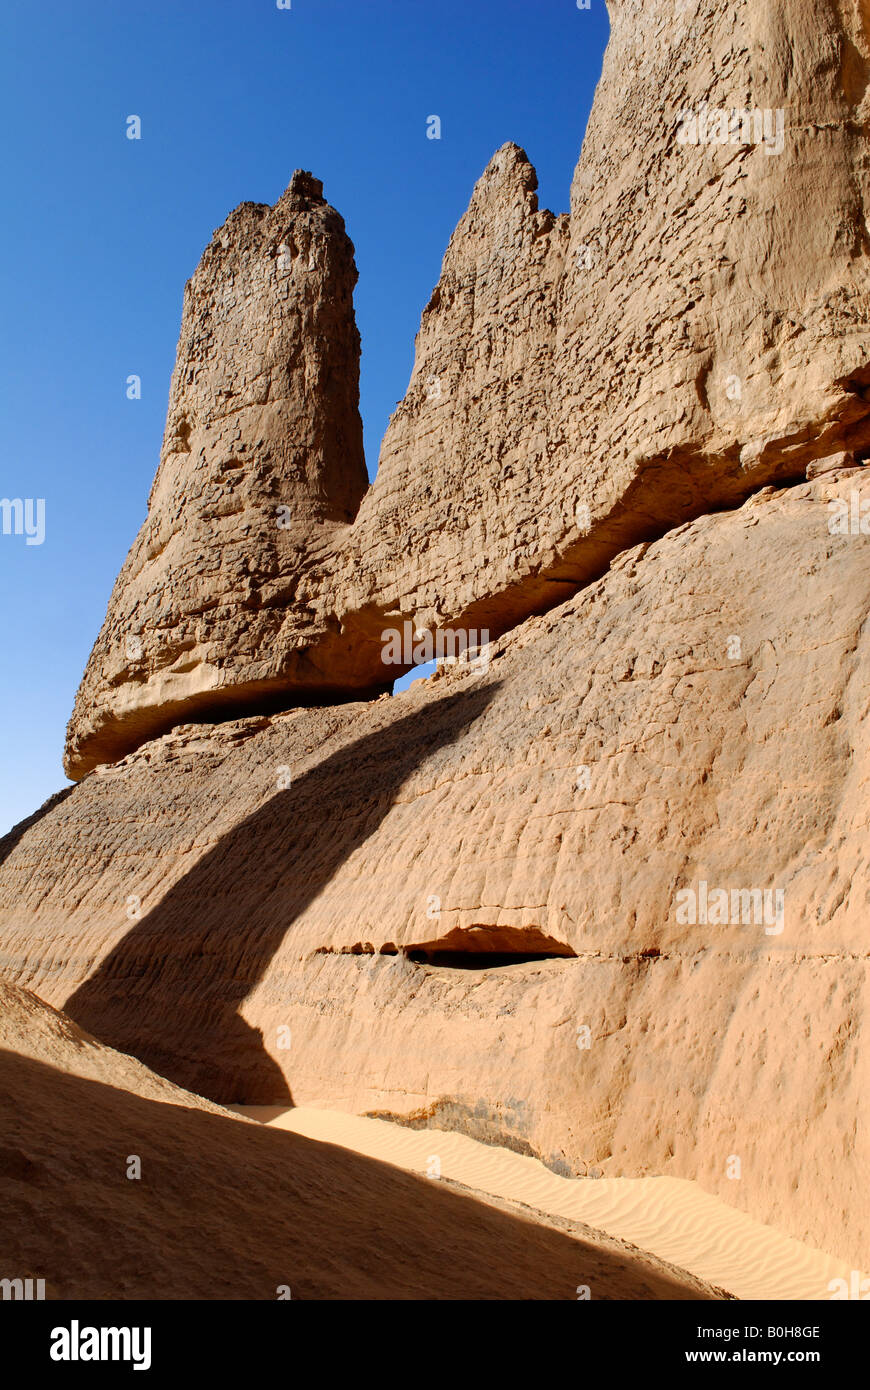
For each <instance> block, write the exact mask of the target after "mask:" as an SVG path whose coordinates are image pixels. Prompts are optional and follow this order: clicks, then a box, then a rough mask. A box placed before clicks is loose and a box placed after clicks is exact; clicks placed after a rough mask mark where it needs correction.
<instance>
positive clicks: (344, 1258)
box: [0, 984, 722, 1300]
mask: <svg viewBox="0 0 870 1390" xmlns="http://www.w3.org/2000/svg"><path fill="white" fill-rule="evenodd" d="M0 1041H2V1044H3V1046H2V1050H0V1126H2V1128H0V1133H2V1144H0V1180H2V1185H3V1223H2V1230H0V1261H2V1266H3V1270H4V1276H5V1277H8V1278H21V1279H25V1278H33V1279H44V1280H45V1281H46V1288H45V1293H46V1297H48V1298H61V1299H81V1298H87V1299H93V1298H96V1299H113V1300H117V1299H140V1298H148V1299H153V1298H156V1299H167V1298H168V1299H239V1298H246V1299H266V1300H269V1299H275V1298H276V1297H278V1294H279V1290H280V1289H282V1288H283V1289H284V1290H286V1289H288V1288H289V1290H290V1292H291V1296H292V1297H293V1298H294V1299H300V1298H302V1299H347V1298H355V1299H412V1298H413V1299H433V1298H436V1299H463V1298H469V1299H576V1297H577V1294H576V1288H577V1285H578V1284H579V1283H585V1284H587V1285H589V1288H590V1292H591V1294H592V1297H594V1298H603V1299H609V1298H619V1299H689V1298H691V1299H697V1298H699V1299H709V1298H718V1297H721V1296H722V1294H721V1291H719V1290H716V1289H713V1288H711V1287H710V1285H709V1284H706V1283H704V1282H703V1281H702V1280H699V1279H696V1278H694V1277H693V1276H691V1275H689V1274H687V1273H685V1272H684V1271H683V1270H678V1269H675V1268H674V1267H673V1266H671V1265H668V1264H667V1263H666V1262H665V1261H663V1260H661V1259H657V1258H656V1257H655V1256H652V1255H647V1254H644V1253H642V1252H641V1251H639V1250H637V1249H636V1248H634V1247H633V1246H630V1245H627V1244H625V1243H624V1242H623V1241H619V1240H613V1239H611V1238H609V1237H607V1236H604V1235H602V1234H601V1233H600V1232H597V1231H593V1230H590V1229H589V1227H587V1226H583V1225H581V1224H580V1223H577V1222H561V1223H557V1222H552V1223H550V1224H548V1223H547V1222H546V1221H545V1220H542V1221H541V1222H536V1221H532V1220H529V1219H528V1216H527V1215H526V1214H524V1213H521V1212H519V1211H518V1210H517V1208H516V1207H515V1206H514V1205H513V1204H511V1203H506V1202H497V1201H494V1200H492V1199H490V1200H488V1201H484V1200H479V1199H476V1198H475V1197H474V1196H472V1195H471V1194H469V1192H468V1191H467V1189H462V1188H459V1187H458V1186H456V1185H455V1184H451V1183H435V1182H429V1181H428V1180H427V1179H426V1178H418V1177H414V1176H412V1175H410V1174H407V1173H402V1172H400V1171H399V1170H398V1169H397V1168H394V1167H392V1166H390V1165H388V1164H384V1163H379V1162H376V1161H374V1160H372V1159H369V1158H363V1157H361V1156H360V1155H357V1154H353V1153H349V1152H348V1151H347V1150H346V1149H341V1148H338V1147H336V1146H335V1145H332V1144H321V1143H317V1142H315V1141H313V1140H311V1139H305V1138H302V1137H301V1136H299V1135H295V1134H288V1133H286V1132H282V1131H280V1130H271V1129H266V1128H265V1127H263V1126H262V1125H259V1124H254V1123H250V1122H248V1121H246V1120H242V1119H238V1118H236V1117H235V1116H231V1115H230V1114H228V1113H227V1111H225V1110H220V1109H219V1108H218V1107H217V1106H213V1105H210V1104H209V1103H208V1102H207V1101H204V1100H203V1099H202V1098H201V1097H199V1096H195V1095H192V1094H191V1093H190V1092H189V1091H183V1090H181V1089H180V1088H179V1087H177V1086H173V1085H171V1084H170V1083H169V1082H167V1081H165V1080H163V1079H162V1078H161V1077H159V1076H155V1075H154V1073H153V1072H149V1071H148V1069H147V1068H146V1067H143V1066H142V1065H141V1063H139V1062H136V1061H135V1060H134V1059H133V1058H131V1057H124V1056H122V1055H121V1054H120V1053H118V1052H114V1051H112V1049H111V1048H108V1047H104V1046H102V1045H101V1044H100V1043H98V1042H97V1041H96V1040H95V1039H93V1038H91V1037H89V1036H88V1035H87V1034H83V1033H82V1032H81V1030H80V1029H78V1028H77V1027H76V1026H75V1025H74V1024H73V1023H71V1021H70V1020H69V1019H68V1018H66V1017H65V1016H64V1015H63V1014H59V1013H56V1012H55V1011H54V1010H53V1009H49V1008H48V1007H47V1006H46V1005H45V1004H42V1003H40V1001H39V1000H37V999H35V998H34V996H33V995H30V994H28V993H27V991H25V990H17V989H14V988H11V987H10V986H8V985H4V984H0ZM83 1115H86V1117H87V1120H86V1123H84V1124H83V1123H82V1116H83ZM131 1153H133V1154H136V1155H137V1156H138V1158H139V1160H140V1163H141V1177H140V1179H139V1180H138V1181H128V1180H127V1169H128V1163H129V1157H128V1156H129V1155H130V1154H131ZM242 1175H243V1179H244V1180H243V1181H241V1180H240V1177H241V1176H242ZM108 1232H111V1238H110V1239H107V1233H108ZM373 1251H375V1252H376V1257H375V1258H373V1255H372V1252H373ZM284 1296H285V1297H286V1292H285V1294H284Z"/></svg>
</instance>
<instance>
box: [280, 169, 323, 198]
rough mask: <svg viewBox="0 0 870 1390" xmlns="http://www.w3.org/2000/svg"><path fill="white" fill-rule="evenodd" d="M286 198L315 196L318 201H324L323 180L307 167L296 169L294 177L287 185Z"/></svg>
mask: <svg viewBox="0 0 870 1390" xmlns="http://www.w3.org/2000/svg"><path fill="white" fill-rule="evenodd" d="M284 197H285V198H288V197H291V198H313V199H314V200H315V201H316V202H318V203H322V202H323V201H324V197H323V181H322V179H316V178H315V177H314V175H313V174H312V173H310V172H309V171H308V170H307V169H294V171H293V177H292V178H291V180H290V183H289V184H288V186H287V191H286V193H285V194H284Z"/></svg>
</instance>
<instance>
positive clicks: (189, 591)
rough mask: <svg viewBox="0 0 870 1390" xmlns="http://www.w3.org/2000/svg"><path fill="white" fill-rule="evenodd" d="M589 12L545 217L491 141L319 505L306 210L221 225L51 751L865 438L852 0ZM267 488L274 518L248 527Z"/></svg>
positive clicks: (570, 563) (290, 665)
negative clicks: (590, 28)
mask: <svg viewBox="0 0 870 1390" xmlns="http://www.w3.org/2000/svg"><path fill="white" fill-rule="evenodd" d="M611 21H612V34H611V39H610V43H609V46H608V49H607V54H606V57H605V62H604V71H603V75H602V78H601V82H600V84H599V87H598V91H597V93H596V98H595V103H594V106H593V110H592V116H591V119H590V124H589V129H588V131H587V135H586V138H585V141H584V146H583V152H582V155H581V158H580V161H579V164H578V166H577V170H576V172H575V175H574V181H573V184H572V188H571V212H570V216H560V217H558V218H554V217H553V215H552V214H551V213H549V212H546V211H542V210H540V209H539V208H538V205H537V198H536V194H535V186H536V178H535V174H534V170H533V169H532V167H531V165H530V164H529V162H528V160H527V158H526V156H525V155H524V153H523V152H522V150H520V149H519V148H518V147H517V146H516V145H512V144H508V145H505V146H504V147H503V148H502V149H501V150H499V151H498V153H497V154H496V155H495V156H494V158H493V160H492V161H491V163H490V165H489V167H488V168H487V170H486V171H485V173H484V175H483V177H482V178H481V180H480V181H479V183H478V185H477V187H476V189H475V190H474V193H473V196H472V199H471V203H470V206H469V208H468V211H467V212H466V214H465V216H464V217H463V218H462V220H461V222H460V224H459V226H458V227H457V229H456V232H455V233H454V236H453V237H452V239H451V242H450V245H449V247H448V249H447V252H446V255H445V258H444V265H443V268H442V273H441V277H440V279H439V283H438V285H437V286H436V288H435V290H434V291H433V294H432V296H431V299H430V301H429V304H428V306H427V308H426V309H425V311H424V314H423V320H422V325H421V329H420V334H419V337H418V341H417V352H416V360H415V365H414V370H413V373H412V376H411V381H410V384H409V387H408V392H407V394H406V396H405V399H404V401H403V402H402V404H401V406H400V407H399V409H398V410H397V412H396V413H395V415H394V416H393V419H392V421H391V424H390V427H389V429H388V431H387V434H386V437H385V439H384V443H383V448H382V452H381V460H380V465H379V469H378V475H377V479H376V482H375V484H374V486H373V487H372V488H371V489H370V491H369V492H368V494H367V495H366V497H365V499H364V501H363V503H362V506H361V508H360V511H359V515H358V516H357V518H356V521H355V522H354V524H353V526H352V527H349V526H346V525H343V524H342V523H345V522H350V521H352V520H353V517H354V514H355V509H356V506H357V504H358V503H359V500H360V497H361V496H362V493H363V491H364V486H365V475H364V470H363V464H362V457H361V448H360V444H359V425H358V419H357V415H356V381H357V373H356V330H355V328H354V327H353V321H352V309H351V304H350V295H351V290H352V285H353V281H354V279H355V272H354V271H353V267H352V254H351V250H350V247H349V243H347V241H346V238H345V236H344V232H343V228H342V224H341V222H340V219H339V218H338V216H337V214H335V213H333V212H332V210H331V209H328V208H326V206H325V204H323V203H322V201H321V200H320V197H319V185H317V184H316V181H312V180H310V177H308V178H306V181H305V183H304V187H303V185H302V184H300V185H299V187H298V188H297V191H296V193H295V194H294V192H293V187H292V186H291V190H290V191H288V194H287V195H285V199H282V201H281V202H280V203H279V204H278V205H277V206H276V208H275V209H274V210H273V211H272V212H271V213H270V212H269V211H268V210H267V209H263V208H260V209H250V208H246V209H242V210H240V211H239V212H238V213H237V214H234V215H233V217H231V218H230V219H229V220H228V222H227V224H226V226H225V228H224V229H223V230H222V233H221V236H220V244H219V245H218V244H217V243H213V245H212V248H210V250H209V252H207V253H206V256H205V258H204V261H203V265H202V267H201V269H200V271H198V272H197V276H196V277H194V281H193V289H192V290H191V291H190V293H189V294H188V300H187V309H186V313H185V322H184V324H183V327H182V341H181V347H180V350H179V351H180V355H179V365H178V367H177V368H176V374H175V378H174V382H173V390H172V397H171V401H170V411H169V419H168V423H167V439H166V444H165V446H164V458H163V462H162V464H161V471H160V474H159V475H158V480H157V483H156V484H155V491H154V494H153V496H152V504H151V513H150V515H149V521H148V523H146V527H145V529H144V531H143V533H142V535H141V536H140V538H139V540H138V541H137V544H136V546H135V547H134V551H133V553H132V555H131V557H130V559H129V560H128V562H127V565H126V566H125V569H124V571H123V572H122V574H121V576H120V577H119V580H118V584H117V585H116V589H115V593H114V595H113V598H112V601H111V604H110V609H109V616H108V618H107V621H106V625H105V626H104V629H103V632H102V634H101V636H100V638H99V640H98V643H97V647H96V649H95V652H94V656H93V657H92V659H91V662H90V665H89V668H88V674H87V675H86V678H85V681H84V683H83V686H82V689H81V691H80V693H79V698H78V700H77V704H76V711H75V713H74V716H73V720H72V723H71V728H70V738H69V742H68V749H67V770H68V772H69V773H70V775H71V776H73V777H78V776H81V775H82V774H83V772H85V771H87V770H89V769H90V768H91V767H93V766H94V765H95V764H97V763H100V762H107V761H113V760H114V759H116V758H117V757H118V756H121V755H122V754H123V753H124V752H126V751H129V750H130V749H131V748H133V747H135V746H136V744H137V743H139V742H141V741H142V740H143V739H145V738H147V737H153V736H154V735H155V734H158V733H161V732H164V731H165V730H167V729H168V728H170V727H171V726H172V725H173V724H174V723H177V722H179V720H181V719H184V718H187V717H191V716H192V715H193V716H196V715H198V714H199V713H200V712H202V711H203V710H205V711H208V710H209V709H216V708H217V707H218V705H219V703H220V702H223V703H224V704H225V705H227V706H232V705H235V706H236V708H237V709H238V710H240V711H250V710H251V709H252V708H253V707H254V705H259V706H260V707H262V706H263V705H264V703H266V702H268V701H270V700H271V701H273V702H279V703H280V702H283V704H284V705H285V706H286V705H289V704H291V703H294V702H301V701H304V700H305V699H309V698H311V697H312V696H316V695H317V694H320V693H323V692H332V694H333V696H335V695H337V694H339V693H345V694H349V693H353V692H355V691H356V692H360V691H364V690H376V689H378V688H381V689H383V688H386V687H387V686H388V684H389V682H390V680H391V679H392V678H393V677H394V676H395V675H396V674H398V672H397V671H396V670H395V669H394V668H389V667H386V668H385V666H384V664H383V661H382V648H381V643H380V632H381V630H382V629H383V628H384V626H389V625H394V624H397V623H400V622H402V621H404V620H411V621H413V622H415V623H416V625H417V626H418V627H422V628H428V629H434V628H437V627H445V626H451V625H453V626H458V627H474V628H477V629H478V630H479V629H480V628H481V627H487V628H488V629H489V630H490V632H492V633H494V634H498V633H501V632H503V631H505V630H507V629H509V628H510V627H511V626H512V625H513V624H514V623H516V622H518V621H521V620H522V619H523V618H525V617H527V616H529V615H530V614H533V613H539V612H543V611H546V610H547V609H548V608H551V607H552V606H553V605H554V604H556V603H558V602H561V601H563V600H564V599H565V598H567V597H568V596H569V595H570V594H571V593H572V592H573V591H574V590H575V589H576V587H577V586H578V585H579V584H582V583H586V582H588V581H589V580H590V579H593V578H594V577H595V576H596V575H598V574H600V573H601V572H602V570H603V569H604V568H605V567H606V565H607V564H608V563H609V561H610V560H611V559H612V558H613V556H614V555H616V554H618V553H619V552H620V551H621V550H623V549H625V548H626V547H627V546H631V545H632V544H635V543H636V542H638V541H640V540H644V539H651V538H654V537H656V536H657V535H660V534H661V533H662V532H663V531H664V530H666V529H669V528H672V527H674V526H676V525H679V524H681V523H682V522H684V521H686V520H688V519H690V518H692V517H694V516H697V515H700V514H702V513H704V512H706V511H709V510H711V509H714V508H716V507H719V506H731V505H734V504H735V503H736V502H738V501H740V500H741V499H742V498H743V497H745V496H747V495H748V494H749V493H750V492H752V491H753V490H756V489H757V488H758V487H760V486H763V485H764V484H767V483H772V482H776V481H778V480H782V479H795V478H798V477H801V476H803V472H804V469H805V468H806V466H807V464H808V463H810V462H812V460H813V459H817V458H824V457H827V456H828V455H830V454H831V453H833V452H835V451H836V450H840V449H849V450H852V451H853V452H855V453H857V455H858V456H859V457H864V456H865V455H866V454H867V453H868V451H870V401H868V400H867V399H865V396H866V393H867V390H868V388H870V332H868V305H870V299H868V236H867V220H866V218H867V207H866V202H867V192H868V175H867V159H866V139H865V134H864V122H865V120H866V116H867V101H868V98H867V96H866V88H867V82H866V73H867V71H868V66H867V65H868V61H870V41H868V38H867V31H866V26H865V24H864V22H863V21H862V20H861V18H860V17H859V12H858V10H856V9H855V7H854V6H852V5H847V4H841V5H836V6H835V5H830V6H827V7H824V9H823V10H821V11H817V10H816V9H815V8H814V9H813V10H812V12H811V14H808V12H807V9H806V6H805V5H804V4H802V3H799V0H790V3H787V4H776V5H775V4H772V3H769V2H768V0H764V3H753V4H749V3H745V4H738V5H733V4H727V5H726V4H723V3H722V0H685V3H681V4H679V5H676V6H675V5H674V3H673V0H643V3H641V0H615V3H613V4H612V5H611ZM723 122H724V123H723ZM723 140H724V142H725V143H720V141H723ZM312 190H313V191H312ZM294 228H296V230H295V231H294ZM255 229H256V230H255ZM297 243H298V245H297ZM315 243H316V245H317V246H318V247H320V250H319V251H318V252H317V253H316V254H315V257H314V259H315V266H314V268H313V269H312V268H309V261H310V259H311V256H310V247H311V245H312V244H315ZM283 244H286V245H287V246H288V247H289V248H290V250H289V253H288V254H289V257H290V269H289V270H286V271H282V270H280V269H279V267H278V263H279V262H280V259H281V253H280V247H281V246H282V245H283ZM321 252H322V255H321ZM285 296H286V297H285ZM228 304H229V305H231V306H232V307H231V308H230V309H227V308H225V306H226V305H228ZM306 306H307V307H306ZM214 322H216V323H217V328H215V329H213V328H212V327H211V325H212V323H214ZM200 324H202V325H204V326H199V327H198V326H197V325H200ZM215 335H216V336H215ZM206 363H211V364H212V365H211V366H208V367H206V366H205V365H204V364H206ZM226 363H228V364H229V366H226V365H225V364H226ZM192 375H193V376H194V377H195V380H193V381H191V380H190V378H191V376H192ZM285 378H289V385H287V386H286V400H285V402H284V404H283V405H281V407H280V408H279V409H275V408H274V407H273V406H270V402H272V401H274V396H275V394H276V393H277V394H279V395H280V394H281V389H282V388H281V383H282V382H284V379H285ZM239 380H240V381H241V383H243V384H242V386H241V389H240V385H239ZM303 392H304V399H303ZM270 393H272V394H270ZM239 406H243V407H244V408H243V409H242V410H241V411H239V410H238V407H239ZM264 412H271V413H269V414H268V419H267V422H266V424H264V423H263V420H262V418H261V417H262V415H263V413H264ZM188 429H189V430H190V431H191V433H190V435H189V436H188V434H187V431H188ZM197 430H199V431H200V433H199V434H198V433H197ZM203 431H205V433H203ZM202 451H204V452H202ZM188 496H189V500H187V499H188ZM282 499H284V500H287V501H289V502H290V503H291V504H292V505H291V512H292V516H293V521H294V526H293V528H292V529H291V530H289V531H288V532H286V533H278V534H276V531H275V525H274V504H275V503H277V502H278V501H280V500H282ZM164 547H165V548H164ZM202 554H204V555H205V557H206V558H205V560H204V561H203V560H202V559H200V558H198V557H199V556H201V555H202ZM167 585H168V590H167ZM164 591H165V592H164ZM130 636H132V638H133V640H134V650H138V648H137V647H136V646H135V643H136V642H137V641H138V640H139V639H141V642H142V647H143V650H142V654H141V656H139V657H136V658H135V659H133V658H130V657H128V656H126V655H125V643H126V641H127V639H128V637H130Z"/></svg>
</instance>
